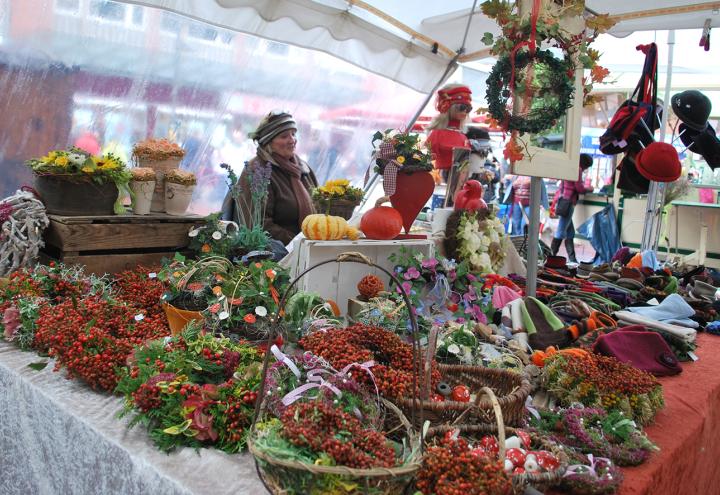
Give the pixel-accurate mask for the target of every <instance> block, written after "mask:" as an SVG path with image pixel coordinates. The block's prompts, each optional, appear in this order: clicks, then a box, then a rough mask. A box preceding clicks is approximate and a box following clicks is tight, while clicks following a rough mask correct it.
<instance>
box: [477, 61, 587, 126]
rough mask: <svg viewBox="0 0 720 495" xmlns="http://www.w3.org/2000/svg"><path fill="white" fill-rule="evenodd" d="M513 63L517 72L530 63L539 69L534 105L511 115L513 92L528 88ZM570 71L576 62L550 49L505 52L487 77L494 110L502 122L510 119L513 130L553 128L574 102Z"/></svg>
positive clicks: (492, 111)
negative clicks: (566, 59)
mask: <svg viewBox="0 0 720 495" xmlns="http://www.w3.org/2000/svg"><path fill="white" fill-rule="evenodd" d="M512 57H514V58H515V60H514V64H513V60H512ZM513 65H514V71H515V74H516V75H517V74H520V73H521V71H522V70H523V69H525V68H526V67H528V66H532V67H533V68H534V69H535V71H534V72H535V74H534V75H533V76H532V81H531V83H530V86H531V87H532V88H533V89H532V92H533V95H532V98H533V99H532V103H531V105H532V106H531V108H530V110H529V112H528V113H527V114H525V115H515V114H512V115H511V114H510V113H509V111H508V108H507V106H508V100H509V99H510V97H511V95H512V94H514V95H516V96H522V94H523V93H524V92H525V84H524V83H523V82H522V80H521V79H520V78H517V77H515V78H514V77H513ZM568 73H572V65H571V64H569V63H568V62H567V61H565V60H559V59H557V58H555V56H554V55H553V54H552V52H550V51H549V50H537V51H535V53H530V52H527V51H518V52H517V53H516V54H514V55H513V54H510V55H505V56H504V57H502V58H500V59H499V60H498V61H497V63H496V64H495V66H494V67H493V70H492V72H491V73H490V76H489V77H488V80H487V94H486V99H487V102H488V108H489V111H490V114H491V115H492V117H493V118H494V119H495V120H497V121H498V122H500V123H507V128H508V130H511V131H519V132H528V133H538V132H542V131H544V130H545V129H549V128H550V127H552V126H554V125H555V123H556V121H557V119H559V118H561V117H562V116H563V115H565V114H566V113H567V110H568V108H570V106H571V105H572V102H573V96H574V93H575V86H574V84H573V81H572V80H571V78H570V76H569V75H568ZM525 77H528V76H527V75H526V76H525ZM511 84H512V85H513V86H514V88H511V87H510V86H511ZM528 96H531V95H528Z"/></svg>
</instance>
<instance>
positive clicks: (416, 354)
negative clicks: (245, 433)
mask: <svg viewBox="0 0 720 495" xmlns="http://www.w3.org/2000/svg"><path fill="white" fill-rule="evenodd" d="M329 263H360V264H363V265H368V266H370V267H373V268H377V269H378V270H380V271H382V272H383V273H385V274H386V275H387V276H389V277H390V279H391V280H392V281H393V282H394V283H395V285H396V286H397V287H399V289H400V295H401V296H402V298H403V301H404V302H405V307H406V308H407V311H408V315H409V316H410V326H411V328H412V349H413V389H412V404H413V407H412V410H411V418H412V424H423V420H424V414H423V409H422V408H421V407H419V406H420V404H419V401H418V394H417V389H418V380H419V378H420V376H421V373H422V369H421V368H422V363H421V362H420V343H419V341H418V334H419V332H420V329H419V327H418V322H417V318H416V316H415V313H414V312H413V310H412V302H411V301H410V295H409V294H408V293H407V292H406V291H405V289H404V288H403V286H402V284H401V283H400V281H399V280H398V279H397V277H395V275H394V274H393V273H391V272H390V271H388V270H386V269H385V268H383V267H382V266H379V265H376V264H375V263H374V262H373V261H372V260H371V259H370V258H368V257H367V256H365V255H364V254H362V253H358V252H346V253H340V254H339V255H337V256H336V257H335V258H333V259H329V260H325V261H321V262H319V263H317V264H315V265H313V266H311V267H309V268H307V269H305V270H304V271H302V272H301V273H300V274H298V276H297V277H295V280H293V281H292V282H290V284H289V285H288V286H287V288H286V289H285V292H284V293H283V295H282V297H281V298H280V303H279V304H278V311H277V314H276V315H273V317H272V318H271V325H270V331H269V332H268V340H267V351H266V352H265V358H264V360H263V369H262V378H261V380H260V394H258V398H257V402H256V403H255V417H254V418H253V423H252V428H255V423H256V422H257V420H258V418H259V417H260V414H261V412H262V405H263V402H264V400H265V379H266V377H267V370H268V367H269V366H270V355H271V354H272V353H271V352H270V347H271V346H272V344H273V341H274V340H275V337H276V335H277V333H278V324H279V322H280V320H281V319H282V317H281V316H280V315H282V314H283V310H284V309H285V305H286V304H287V301H288V299H289V297H290V294H291V292H292V290H293V289H294V288H295V286H296V285H297V283H298V281H299V280H300V279H301V278H303V277H304V276H305V275H307V274H308V273H309V272H311V271H312V270H315V269H316V268H319V267H321V266H323V265H327V264H329ZM416 411H417V412H418V413H419V420H420V422H419V423H416V422H415V413H416ZM420 448H421V449H423V445H422V442H421V446H420Z"/></svg>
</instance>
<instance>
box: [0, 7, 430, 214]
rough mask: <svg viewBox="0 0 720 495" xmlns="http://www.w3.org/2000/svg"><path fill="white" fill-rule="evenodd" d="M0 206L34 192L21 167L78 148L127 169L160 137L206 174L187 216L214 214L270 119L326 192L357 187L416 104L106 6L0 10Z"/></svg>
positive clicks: (372, 84)
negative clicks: (375, 144)
mask: <svg viewBox="0 0 720 495" xmlns="http://www.w3.org/2000/svg"><path fill="white" fill-rule="evenodd" d="M0 95H2V96H0V110H1V111H2V115H3V116H4V118H3V119H2V120H1V121H0V167H1V168H0V170H2V174H0V197H6V196H8V195H10V194H12V193H13V192H14V191H15V190H16V189H17V188H18V187H20V186H22V185H24V184H28V185H31V184H32V176H31V174H30V173H29V170H28V169H27V168H26V167H25V166H24V164H23V163H24V161H25V160H27V159H29V158H33V157H39V156H42V155H44V154H46V153H47V152H48V151H50V150H51V149H56V148H64V147H68V146H72V145H74V144H79V143H84V144H86V145H87V144H88V143H89V144H90V145H91V146H94V145H95V144H96V145H97V147H98V148H99V149H101V150H102V151H104V152H108V151H111V152H113V153H116V154H118V155H120V156H121V157H122V158H124V159H126V160H128V161H132V160H131V152H132V146H133V143H135V142H137V141H140V140H142V139H145V138H149V137H165V138H169V139H171V140H174V141H176V142H178V143H179V144H180V145H181V146H182V147H183V148H184V149H185V151H186V157H185V159H184V161H183V163H182V167H183V168H184V169H188V170H191V171H193V172H195V173H196V174H197V175H198V179H199V180H198V184H199V185H198V188H197V190H196V192H195V196H194V198H193V204H192V207H191V209H192V211H194V212H196V213H200V214H206V213H210V212H212V211H216V210H218V209H219V206H220V203H221V201H222V198H223V197H224V195H225V193H226V191H227V185H226V182H225V174H224V173H223V170H222V169H221V168H220V167H219V165H220V163H223V162H226V163H229V164H231V165H232V166H233V168H234V169H235V170H236V171H237V172H238V173H239V172H240V171H241V169H242V167H243V164H244V162H245V161H246V160H249V159H250V158H252V157H253V156H254V153H255V147H254V145H253V143H252V141H251V140H250V139H248V132H250V131H252V130H253V129H254V127H255V126H256V124H257V123H258V121H259V120H260V119H261V118H262V116H263V115H264V114H266V113H267V112H269V111H270V110H273V109H285V110H289V111H290V112H291V113H292V114H293V115H294V116H295V119H296V120H297V122H298V125H299V133H298V139H299V142H298V153H299V154H300V156H302V157H303V158H305V159H306V160H307V161H308V162H309V164H310V166H311V167H312V168H313V169H314V170H315V172H316V175H317V176H318V180H319V181H321V182H323V181H325V180H327V179H330V178H341V177H344V178H349V179H351V180H352V181H353V182H354V183H356V184H360V183H362V181H363V178H364V176H365V172H366V169H367V167H368V164H369V163H370V153H371V150H372V147H371V143H370V141H371V136H372V135H373V133H374V132H375V131H377V130H380V129H383V130H384V129H388V128H400V127H402V126H403V125H405V124H406V123H407V121H408V119H409V118H410V117H411V116H412V114H413V113H414V112H415V110H416V109H417V107H418V106H419V105H420V104H421V103H422V101H423V96H424V95H422V94H421V93H418V92H416V91H413V90H411V89H409V88H407V87H405V86H402V85H400V84H397V83H394V82H392V81H390V80H388V79H385V78H383V77H380V76H377V75H375V74H373V73H370V72H367V71H365V70H362V69H359V68H357V67H355V66H353V65H351V64H348V63H346V62H343V61H340V60H338V59H336V58H334V57H332V56H330V55H327V54H324V53H321V52H316V51H310V50H306V49H302V48H298V47H294V46H289V45H285V44H281V43H276V42H272V41H267V40H264V39H261V38H257V37H253V36H249V35H244V34H239V33H235V32H232V31H227V30H223V29H220V28H217V27H214V26H210V25H207V24H203V23H201V22H197V21H194V20H190V19H188V18H184V17H181V16H179V15H177V14H173V13H170V12H164V11H161V10H158V9H154V8H149V7H142V6H138V5H130V4H124V3H117V2H112V1H106V0H0Z"/></svg>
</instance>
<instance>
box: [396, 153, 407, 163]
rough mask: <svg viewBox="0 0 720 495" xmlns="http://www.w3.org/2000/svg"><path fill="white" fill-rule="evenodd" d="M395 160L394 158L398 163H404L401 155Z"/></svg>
mask: <svg viewBox="0 0 720 495" xmlns="http://www.w3.org/2000/svg"><path fill="white" fill-rule="evenodd" d="M395 160H396V161H397V162H398V163H399V164H400V165H402V164H403V163H405V157H404V156H402V155H400V156H399V157H397V158H396V159H395Z"/></svg>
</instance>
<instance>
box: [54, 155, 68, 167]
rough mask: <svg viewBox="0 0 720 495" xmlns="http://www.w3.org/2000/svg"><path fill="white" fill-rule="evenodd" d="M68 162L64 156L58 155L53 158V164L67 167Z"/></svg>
mask: <svg viewBox="0 0 720 495" xmlns="http://www.w3.org/2000/svg"><path fill="white" fill-rule="evenodd" d="M68 163H69V160H68V158H67V157H66V156H59V157H57V158H56V159H55V165H59V166H61V167H67V164H68Z"/></svg>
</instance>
